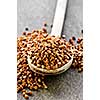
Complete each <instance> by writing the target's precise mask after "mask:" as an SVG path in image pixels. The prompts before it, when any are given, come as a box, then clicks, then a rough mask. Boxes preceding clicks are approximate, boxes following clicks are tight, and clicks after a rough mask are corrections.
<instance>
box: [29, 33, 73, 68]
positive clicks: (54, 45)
mask: <svg viewBox="0 0 100 100" xmlns="http://www.w3.org/2000/svg"><path fill="white" fill-rule="evenodd" d="M31 44H32V45H33V46H34V47H32V48H31V50H30V52H29V53H28V54H29V55H30V59H32V61H31V63H32V64H34V65H35V66H36V67H39V68H43V69H47V70H54V69H57V68H59V67H62V66H63V65H65V64H66V63H68V61H69V60H70V59H71V56H72V48H71V45H70V44H69V43H68V42H66V40H64V39H61V38H59V37H55V36H50V35H48V34H41V35H40V34H38V35H37V36H36V38H35V39H34V40H33V41H32V42H31Z"/></svg>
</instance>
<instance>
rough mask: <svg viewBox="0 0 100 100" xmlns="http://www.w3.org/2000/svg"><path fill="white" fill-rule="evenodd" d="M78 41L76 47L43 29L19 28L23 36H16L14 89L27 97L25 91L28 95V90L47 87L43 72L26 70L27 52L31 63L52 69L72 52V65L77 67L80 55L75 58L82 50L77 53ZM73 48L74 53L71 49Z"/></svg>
mask: <svg viewBox="0 0 100 100" xmlns="http://www.w3.org/2000/svg"><path fill="white" fill-rule="evenodd" d="M82 43H83V42H82V41H81V42H79V44H78V45H77V47H76V45H72V43H70V42H67V41H66V40H65V39H62V38H59V37H55V36H50V35H48V33H47V31H46V30H45V29H41V30H34V31H33V32H31V33H26V32H23V36H20V37H18V38H17V92H21V93H22V95H23V96H24V97H25V98H26V99H28V98H29V95H32V90H37V89H39V88H47V86H46V84H45V80H46V78H45V76H42V75H38V74H36V73H34V72H33V71H31V70H30V68H29V65H28V62H27V56H28V55H29V56H30V58H31V59H32V64H34V65H36V66H37V67H39V68H45V69H48V70H49V69H52V70H53V69H56V68H59V67H61V66H63V65H64V64H66V63H67V62H68V61H69V60H70V59H71V56H72V54H73V55H74V61H73V66H74V68H77V69H78V70H80V71H81V70H82V68H83V67H82V59H83V58H82V59H81V58H79V57H80V56H82V53H81V54H80V55H79V54H78V53H80V52H83V51H82V49H83V48H82ZM75 48H76V49H75ZM75 50H76V51H77V52H78V53H75V52H76V51H75ZM78 56H79V57H78ZM76 62H77V63H76ZM76 66H78V67H76ZM27 89H29V90H30V91H28V90H27Z"/></svg>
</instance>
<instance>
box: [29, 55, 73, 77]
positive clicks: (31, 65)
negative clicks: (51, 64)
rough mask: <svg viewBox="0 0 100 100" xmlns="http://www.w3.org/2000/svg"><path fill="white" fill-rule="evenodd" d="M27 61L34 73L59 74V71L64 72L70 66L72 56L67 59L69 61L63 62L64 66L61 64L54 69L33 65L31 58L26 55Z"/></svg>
mask: <svg viewBox="0 0 100 100" xmlns="http://www.w3.org/2000/svg"><path fill="white" fill-rule="evenodd" d="M27 61H28V64H29V67H30V69H31V70H32V71H33V72H35V73H38V74H41V75H57V74H61V73H63V72H65V71H66V70H67V69H68V68H70V66H71V64H72V61H73V56H72V57H71V59H70V60H69V62H68V63H67V64H65V65H64V66H62V67H60V68H57V69H54V70H47V69H43V68H38V67H37V66H35V65H33V64H32V63H31V61H32V60H31V59H30V57H29V56H28V57H27Z"/></svg>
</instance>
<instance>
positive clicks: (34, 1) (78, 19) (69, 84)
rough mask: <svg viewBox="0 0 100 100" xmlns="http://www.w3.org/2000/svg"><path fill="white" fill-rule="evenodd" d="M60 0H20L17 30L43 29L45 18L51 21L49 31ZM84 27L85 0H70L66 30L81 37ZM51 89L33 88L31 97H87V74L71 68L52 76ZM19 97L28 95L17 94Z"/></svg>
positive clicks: (67, 99) (57, 99) (33, 99)
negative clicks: (84, 77)
mask: <svg viewBox="0 0 100 100" xmlns="http://www.w3.org/2000/svg"><path fill="white" fill-rule="evenodd" d="M56 2H57V0H17V9H18V10H17V33H18V36H20V35H21V33H22V32H23V31H25V27H28V28H29V31H32V30H33V29H39V28H41V27H42V26H43V22H47V23H48V25H49V26H48V32H50V30H51V28H50V25H51V24H52V23H53V17H54V12H55V8H56ZM82 28H83V0H69V2H68V8H67V11H66V18H65V24H64V29H63V34H65V35H66V39H67V40H68V39H69V38H70V37H71V36H76V37H79V36H81V35H82V34H81V33H80V31H81V29H82ZM47 84H48V87H49V88H48V89H47V90H45V89H44V90H41V89H40V90H38V91H34V92H33V96H32V97H30V98H29V100H83V74H82V73H81V74H80V73H77V71H76V70H73V69H69V70H68V71H66V72H65V73H63V74H61V75H58V76H56V77H48V79H47ZM17 100H24V98H23V97H22V96H21V95H20V93H19V94H17Z"/></svg>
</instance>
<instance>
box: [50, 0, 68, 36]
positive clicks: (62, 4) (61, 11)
mask: <svg viewBox="0 0 100 100" xmlns="http://www.w3.org/2000/svg"><path fill="white" fill-rule="evenodd" d="M67 2H68V0H58V1H57V6H56V11H55V16H54V21H53V27H52V30H51V35H55V36H59V37H60V36H61V32H62V28H63V23H64V18H65V12H66V6H67Z"/></svg>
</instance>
